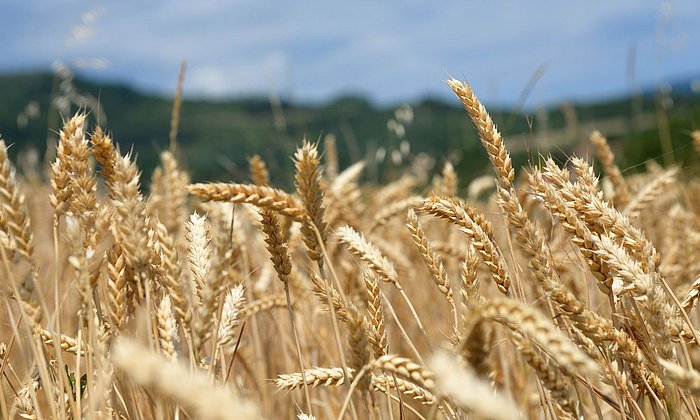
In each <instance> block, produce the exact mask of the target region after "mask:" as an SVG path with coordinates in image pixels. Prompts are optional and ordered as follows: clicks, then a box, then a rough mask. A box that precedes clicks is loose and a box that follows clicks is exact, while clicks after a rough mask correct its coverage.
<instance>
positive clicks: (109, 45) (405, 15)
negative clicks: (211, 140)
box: [0, 0, 700, 102]
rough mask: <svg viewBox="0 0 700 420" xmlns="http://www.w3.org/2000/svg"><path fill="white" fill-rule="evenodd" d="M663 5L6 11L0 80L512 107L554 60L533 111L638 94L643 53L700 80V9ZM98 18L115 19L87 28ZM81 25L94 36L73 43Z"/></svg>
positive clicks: (72, 3) (266, 5)
mask: <svg viewBox="0 0 700 420" xmlns="http://www.w3.org/2000/svg"><path fill="white" fill-rule="evenodd" d="M663 4H670V5H671V7H670V9H669V10H666V11H664V14H663V15H662V14H661V13H660V6H659V3H656V2H638V1H634V0H619V1H615V2H551V1H534V0H533V1H529V2H512V1H493V2H463V1H444V2H417V1H405V2H400V1H397V0H395V1H389V2H370V1H360V0H358V1H355V2H328V1H321V0H312V1H308V2H295V3H288V2H260V1H254V0H238V1H235V2H220V1H214V0H204V1H199V2H192V1H184V0H173V1H165V0H155V1H151V2H138V4H137V2H134V1H123V2H85V1H77V0H67V1H64V2H60V3H59V2H51V1H48V0H41V1H38V2H35V3H32V2H26V5H14V6H13V14H20V15H21V16H19V17H18V16H14V17H12V18H9V19H8V16H9V13H5V14H3V13H1V12H2V10H1V8H3V7H6V6H0V36H3V39H4V40H5V42H4V45H2V46H0V50H7V51H0V53H5V54H3V56H4V57H6V58H7V60H8V62H9V63H10V64H7V62H5V63H0V69H2V68H7V67H18V63H24V65H27V64H34V65H36V64H37V63H42V62H43V63H50V62H52V61H53V60H55V59H61V60H63V61H65V62H71V61H72V60H74V59H76V58H78V57H81V58H83V59H84V60H88V59H90V58H93V57H94V58H100V59H104V60H107V61H108V62H109V63H110V66H109V68H108V69H107V70H102V71H103V73H102V74H103V75H104V74H106V75H109V76H110V77H118V78H121V79H125V80H127V81H132V82H135V83H138V84H139V85H141V86H146V87H149V88H151V89H156V90H161V91H165V92H170V91H171V90H172V88H173V84H174V80H175V74H176V73H177V68H178V65H179V62H180V60H181V59H183V58H186V59H187V60H188V62H189V63H190V65H189V70H188V78H187V81H186V89H187V92H189V93H193V94H195V93H196V94H207V95H216V96H224V95H229V94H235V93H242V92H245V93H249V92H252V91H259V92H262V93H266V92H267V90H268V89H269V86H270V83H274V84H276V85H277V87H278V88H279V89H280V90H283V91H284V90H289V89H293V93H294V96H295V97H297V98H312V99H320V98H324V97H327V96H329V95H332V94H335V93H338V92H342V91H347V90H361V91H364V92H371V93H372V95H373V96H374V97H375V98H379V99H381V100H400V99H402V98H410V97H415V96H416V95H418V94H419V93H423V92H429V91H432V92H443V93H444V94H447V90H446V89H445V88H444V86H443V85H442V83H441V82H442V80H443V79H444V78H445V77H446V72H449V73H451V74H452V75H454V76H456V77H461V76H462V75H464V76H466V77H467V78H468V79H469V80H470V81H471V82H472V83H474V84H475V85H477V86H478V87H479V88H478V90H480V91H489V90H491V91H494V92H497V95H496V94H494V95H492V96H497V97H499V98H501V99H504V100H507V101H510V102H512V101H514V100H515V99H516V98H517V97H518V96H519V94H520V91H521V89H522V88H523V86H524V85H525V83H526V82H527V79H528V78H529V77H530V75H531V74H532V72H533V71H535V69H537V68H538V67H539V66H540V65H541V64H543V63H547V64H548V70H547V72H546V74H545V76H544V77H543V79H542V80H541V82H540V83H539V84H538V86H537V87H536V89H535V91H534V92H533V96H532V101H535V102H539V101H550V100H552V99H554V98H560V97H566V96H586V95H599V94H604V93H606V92H608V93H609V92H612V91H615V90H617V91H620V90H623V89H625V87H626V80H625V63H626V55H627V51H628V48H629V46H630V45H633V44H634V45H636V46H637V50H638V55H637V56H638V72H639V74H638V78H639V79H640V80H641V81H650V80H656V79H660V78H667V77H672V76H675V75H679V74H682V73H684V72H685V73H692V72H695V73H698V72H700V64H699V63H698V62H697V60H695V59H694V55H695V52H694V48H693V47H694V46H696V45H698V44H699V43H700V26H699V25H697V21H698V20H700V3H698V2H697V1H694V0H684V1H672V2H670V3H669V2H666V3H663ZM664 7H666V6H664ZM92 10H100V11H101V13H100V14H99V15H98V16H97V17H96V18H95V19H92V17H90V19H88V21H87V22H86V21H85V18H84V16H85V13H86V12H90V11H92ZM662 17H663V18H662ZM667 17H668V18H667ZM29 23H31V25H30V24H29ZM75 26H78V27H87V28H89V29H90V30H89V31H83V32H80V35H81V36H82V35H86V36H85V37H84V38H83V39H81V42H80V43H75V44H73V45H69V46H66V45H64V44H62V43H61V40H62V39H63V40H64V39H66V38H67V37H68V36H69V34H70V28H71V27H75ZM659 34H662V35H663V36H660V35H659ZM491 87H493V88H491Z"/></svg>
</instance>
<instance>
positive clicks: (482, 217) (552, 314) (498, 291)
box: [0, 80, 700, 420]
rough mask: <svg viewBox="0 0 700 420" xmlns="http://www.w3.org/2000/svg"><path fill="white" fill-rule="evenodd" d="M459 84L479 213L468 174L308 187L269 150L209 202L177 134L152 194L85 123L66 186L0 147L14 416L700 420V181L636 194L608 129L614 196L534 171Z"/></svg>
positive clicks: (600, 183)
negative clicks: (474, 159)
mask: <svg viewBox="0 0 700 420" xmlns="http://www.w3.org/2000/svg"><path fill="white" fill-rule="evenodd" d="M448 85H449V87H450V88H451V89H452V90H453V91H454V93H455V94H456V96H457V98H458V99H459V100H460V101H461V102H462V104H463V105H464V108H465V110H466V116H467V117H468V119H470V120H471V122H472V123H473V126H474V127H475V129H476V130H477V132H478V134H479V137H480V139H481V143H482V145H483V147H484V149H485V151H486V155H487V156H488V158H489V160H490V162H491V164H492V167H493V170H494V173H495V179H493V180H492V181H490V182H488V183H486V185H485V186H484V185H483V182H481V184H480V185H481V187H480V188H476V189H475V188H469V191H470V192H472V191H475V190H480V191H481V192H480V193H479V192H478V191H477V192H476V193H474V194H471V193H470V194H469V197H467V198H465V197H459V196H458V194H457V192H458V191H461V190H465V187H466V186H467V184H469V180H459V179H458V177H457V175H456V173H455V170H454V168H453V167H452V166H451V165H450V164H449V163H448V164H446V165H445V166H444V168H443V169H442V172H441V174H440V175H439V176H437V177H436V178H435V180H434V182H433V183H432V184H430V185H428V186H424V185H419V183H418V182H417V179H416V176H415V175H413V174H410V173H406V174H404V175H403V176H401V177H398V178H397V179H396V180H395V181H392V182H390V183H387V184H385V185H370V184H364V183H362V182H361V181H360V180H361V179H362V173H363V169H364V163H363V162H358V163H355V164H354V165H352V166H349V167H347V168H340V167H339V163H338V160H337V151H336V150H335V144H334V143H333V142H332V141H327V142H325V143H324V144H323V145H321V144H314V143H310V142H307V141H303V142H302V143H301V144H300V146H299V147H298V149H297V152H296V153H295V154H294V156H293V157H292V158H293V164H294V168H295V179H294V185H295V191H293V192H286V191H283V190H280V189H276V188H274V187H273V186H270V185H268V180H269V174H268V171H267V168H266V165H265V162H264V161H263V160H262V159H261V158H260V157H258V156H253V157H251V158H250V160H249V163H250V179H249V180H248V181H247V182H244V183H198V184H192V183H190V181H189V178H188V174H187V172H186V170H185V169H184V167H185V166H184V165H183V161H184V158H185V157H183V156H181V154H180V153H181V152H180V151H179V150H178V147H177V142H176V141H174V140H175V137H176V131H177V121H176V120H177V117H176V118H175V123H174V125H173V133H171V140H173V141H172V142H171V147H170V149H169V150H166V151H163V152H162V154H161V161H160V166H159V167H158V168H157V169H156V171H155V172H154V174H153V177H152V179H151V183H150V191H148V192H146V191H144V189H143V188H141V186H140V185H141V183H142V180H141V179H140V172H139V169H138V167H137V164H136V162H135V159H134V156H131V155H129V154H123V153H122V152H121V151H120V150H119V149H118V148H117V147H116V146H115V143H114V142H113V141H112V137H111V135H110V134H108V133H106V132H104V131H103V130H102V129H101V128H100V127H98V126H90V123H89V119H88V117H87V116H86V115H85V114H76V115H74V116H73V117H71V118H69V119H67V121H66V122H65V123H64V125H63V128H62V129H61V130H60V133H59V134H60V141H59V143H58V146H57V150H56V159H55V161H54V162H53V164H52V165H51V167H50V170H48V173H42V172H41V171H39V170H37V169H33V168H18V169H17V168H15V166H14V165H13V163H12V162H11V161H10V159H9V158H8V151H7V148H8V146H7V143H6V142H9V141H11V139H5V140H2V141H1V142H0V228H1V229H0V259H1V266H2V267H1V269H2V274H3V281H2V309H1V311H2V318H1V319H2V329H1V330H0V359H1V367H0V369H1V370H2V377H1V378H0V386H1V389H2V393H1V395H2V398H0V413H1V414H2V418H26V419H34V418H55V419H67V418H85V419H94V418H116V419H142V418H143V419H150V418H153V419H249V418H250V419H253V418H279V419H293V418H299V419H311V418H317V419H334V418H350V419H353V420H356V419H412V418H415V419H433V418H446V419H516V418H534V419H560V418H563V419H573V418H577V419H578V418H593V419H595V418H600V419H603V418H620V419H645V418H658V419H677V418H700V411H698V405H697V404H698V403H699V402H700V399H696V398H697V396H698V395H700V373H699V372H698V371H696V370H695V368H694V366H700V349H699V348H698V342H700V340H698V335H699V334H700V331H698V329H696V327H695V324H696V323H697V315H696V314H695V312H696V311H695V306H696V303H697V300H698V297H700V277H698V275H699V274H700V255H699V254H698V253H697V252H696V249H698V248H697V247H698V246H699V245H700V217H699V216H700V181H699V180H697V179H693V178H692V177H691V176H689V175H687V174H685V173H684V172H679V170H678V169H677V168H673V167H668V168H662V167H660V166H658V165H651V164H650V165H648V168H647V171H646V172H645V173H643V174H637V175H631V176H627V177H625V176H623V173H622V172H621V171H620V169H619V168H618V167H617V166H616V163H615V156H614V155H613V153H612V151H611V149H610V147H609V146H608V143H607V141H606V139H605V137H604V136H603V134H601V133H599V132H594V133H592V134H591V142H592V146H593V148H594V149H595V150H596V152H597V155H598V158H599V161H600V163H601V167H600V169H602V171H603V173H604V177H603V178H602V179H599V178H598V176H597V175H596V174H597V172H595V171H594V168H593V166H592V163H590V162H587V161H586V160H583V159H580V158H577V157H572V158H571V159H569V160H568V161H566V162H560V163H557V162H555V161H554V160H552V159H551V158H548V157H547V156H542V157H541V158H540V159H538V161H537V162H533V163H532V165H531V166H530V167H529V168H523V169H520V168H514V167H513V164H512V162H511V158H510V155H509V152H508V149H507V148H506V145H505V143H504V141H503V138H502V136H501V134H500V133H499V131H498V130H497V128H496V126H495V124H494V123H493V121H492V119H491V117H490V116H489V114H488V112H487V110H486V109H485V108H484V107H483V106H482V104H481V103H480V101H479V100H478V98H477V97H476V95H475V94H474V92H473V91H472V89H471V87H470V86H468V85H466V84H463V83H461V82H459V81H457V80H449V81H448ZM174 114H176V115H177V114H179V106H176V112H174ZM467 123H468V120H467V118H465V124H467ZM116 134H118V133H116ZM695 136H696V138H697V142H698V143H700V135H699V134H697V133H696V134H695ZM516 169H517V171H516ZM20 173H21V175H20ZM44 180H47V181H44ZM473 184H476V181H474V183H473Z"/></svg>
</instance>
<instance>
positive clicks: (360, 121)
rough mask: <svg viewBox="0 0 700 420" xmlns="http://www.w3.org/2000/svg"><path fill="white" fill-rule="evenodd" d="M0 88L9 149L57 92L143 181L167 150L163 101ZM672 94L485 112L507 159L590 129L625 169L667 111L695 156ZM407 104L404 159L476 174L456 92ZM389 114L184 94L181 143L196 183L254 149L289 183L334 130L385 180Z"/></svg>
mask: <svg viewBox="0 0 700 420" xmlns="http://www.w3.org/2000/svg"><path fill="white" fill-rule="evenodd" d="M445 89H448V88H447V87H446V86H445ZM477 91H478V88H477ZM0 92H2V97H1V99H0V134H1V135H2V137H3V138H4V139H6V141H8V142H9V143H14V144H15V146H14V147H13V149H12V150H13V153H18V152H19V151H22V150H27V149H29V148H32V147H34V148H36V149H37V150H38V151H39V152H40V154H42V156H43V151H44V150H46V144H47V140H48V141H55V140H52V139H55V130H56V129H57V128H58V127H59V125H60V121H61V116H60V111H59V108H60V106H56V104H57V103H58V102H60V101H61V100H63V102H64V103H63V106H64V107H63V111H64V112H65V110H67V109H69V108H67V107H65V105H70V111H69V112H75V111H76V110H78V109H80V108H81V107H82V108H83V109H87V110H89V112H90V114H91V119H92V120H93V123H94V121H95V120H98V119H99V120H100V122H101V124H102V125H103V126H104V127H105V128H106V129H107V130H110V131H111V132H113V133H114V136H115V140H116V141H117V142H118V143H119V144H120V145H121V148H122V150H125V149H131V148H132V147H133V150H134V152H135V153H136V154H137V155H138V161H139V166H140V167H141V168H143V169H144V170H145V171H146V172H147V173H146V174H145V177H144V179H148V178H147V177H148V176H149V174H148V172H150V170H152V168H153V167H154V166H155V164H156V162H157V159H158V152H159V151H160V150H163V149H165V148H167V147H168V132H169V128H170V112H171V106H172V99H171V98H164V97H159V96H155V95H149V94H145V93H142V92H138V91H136V90H134V89H131V88H129V87H126V86H120V85H113V84H97V83H94V82H89V81H86V80H82V79H72V80H71V79H68V80H62V79H60V78H58V77H54V76H53V75H51V74H15V75H3V76H0ZM98 99H99V106H98V105H97V104H98V102H97V100H98ZM670 99H672V101H673V106H672V107H670V108H668V112H664V111H661V112H657V111H658V110H659V109H661V108H659V107H657V106H656V105H657V103H659V100H658V98H655V97H654V96H653V95H645V96H640V97H636V98H619V99H616V100H609V101H605V102H600V103H588V104H569V105H565V106H561V107H555V108H552V109H548V110H542V111H538V112H532V113H531V114H529V115H528V114H524V113H516V112H512V111H507V110H498V109H493V108H491V109H490V111H491V113H492V114H493V116H494V118H495V119H496V122H497V123H498V124H499V127H500V128H501V130H502V131H503V132H504V136H505V137H506V141H507V142H508V143H509V147H510V148H511V150H513V151H514V153H515V155H516V156H515V159H516V163H520V164H524V163H526V162H527V160H528V159H529V158H530V157H532V156H535V157H536V154H537V153H555V154H558V155H560V156H564V155H565V154H569V153H572V152H577V153H586V151H587V146H586V145H587V143H586V138H587V135H588V133H589V132H590V130H591V129H592V128H598V129H600V130H601V131H603V132H604V133H605V134H607V135H608V136H609V138H610V140H611V141H612V143H613V146H614V147H617V148H618V149H619V148H624V151H625V153H624V155H625V157H626V160H625V161H623V162H621V165H622V166H623V167H631V166H634V165H638V164H639V163H640V162H643V161H644V160H646V159H649V158H658V159H659V160H663V159H662V158H663V157H664V156H663V155H664V153H665V152H666V151H667V150H668V148H666V149H664V148H662V147H661V146H660V144H661V142H660V141H659V129H658V124H657V123H658V121H659V117H660V116H662V117H664V118H667V119H668V130H670V132H671V138H673V144H672V147H671V149H672V150H674V151H675V152H674V153H673V155H670V156H669V155H666V156H665V157H666V160H667V161H669V160H670V159H669V158H671V159H674V160H676V161H679V160H680V161H688V160H691V159H694V153H688V152H689V151H690V149H689V146H688V145H689V143H690V139H689V137H688V133H689V132H690V130H692V129H695V128H696V127H698V126H700V98H699V97H698V96H691V95H687V94H686V95H682V96H674V97H672V98H670ZM667 100H668V99H667ZM30 104H31V105H30ZM28 105H30V106H28ZM59 105H60V104H59ZM411 107H412V110H413V114H414V119H413V121H412V123H411V124H406V127H405V133H406V134H405V141H406V142H408V143H409V144H410V153H408V154H404V156H403V158H404V159H403V162H402V164H401V165H400V166H401V167H405V166H406V161H410V160H412V159H413V158H414V157H415V156H416V155H417V154H419V153H421V152H426V153H428V154H429V155H431V156H434V157H436V158H438V159H442V161H437V162H434V164H435V165H436V167H438V166H440V165H441V164H442V163H443V162H444V160H446V159H450V160H452V161H454V162H455V163H456V168H457V170H458V171H459V172H460V174H461V175H462V176H464V177H472V176H475V175H477V174H480V173H482V172H483V171H484V168H485V159H483V156H482V154H483V151H482V149H481V146H480V145H479V144H478V141H477V138H476V134H475V133H474V130H473V129H472V128H471V127H470V126H469V124H468V121H467V118H466V117H465V114H464V111H463V110H462V109H461V108H460V107H459V106H458V102H457V100H456V99H455V100H454V101H450V103H447V102H444V101H442V100H434V99H426V100H423V101H421V102H418V103H414V104H411ZM394 110H395V109H394V107H386V108H380V107H376V106H374V105H373V104H371V103H370V102H368V101H367V100H365V99H363V98H360V97H342V98H338V99H336V100H334V101H332V102H329V103H326V104H323V105H318V106H309V105H304V104H297V103H285V102H283V103H281V104H280V105H279V107H278V108H277V109H276V114H275V113H273V106H272V105H271V104H270V101H268V100H267V99H261V98H246V99H237V100H230V101H208V100H186V101H184V103H183V105H182V118H181V122H180V132H179V136H178V139H179V144H180V151H181V153H182V156H183V158H184V159H185V161H186V164H187V165H188V167H189V169H190V171H191V173H192V174H193V177H194V179H195V180H200V179H208V180H226V179H236V180H242V179H244V178H245V176H246V171H247V165H246V159H247V158H248V157H250V156H251V155H253V154H254V153H259V154H260V155H262V157H263V158H264V159H265V160H266V161H267V162H268V165H269V166H270V170H271V172H272V174H273V181H275V182H276V183H277V184H279V185H283V186H284V185H289V184H290V183H291V181H290V174H291V167H292V162H291V161H290V160H289V158H288V156H290V155H291V154H292V153H293V151H294V149H295V147H296V145H297V144H298V143H299V142H300V141H301V139H302V138H304V137H305V136H306V137H307V138H309V139H313V140H315V139H319V138H322V137H323V136H325V135H328V134H333V135H335V136H336V138H337V143H338V150H339V155H340V160H341V164H347V163H348V162H350V161H355V160H357V159H361V158H364V157H366V156H372V159H370V161H371V162H374V156H375V155H376V154H375V151H376V150H377V148H381V147H383V148H384V149H385V150H387V151H388V152H389V153H387V158H386V159H385V162H384V163H383V164H381V165H377V166H376V167H375V166H374V165H369V167H370V168H369V171H368V173H369V174H370V175H369V176H375V177H383V176H387V174H392V173H395V171H396V169H395V168H392V164H391V163H387V162H388V161H390V159H389V156H390V155H391V150H395V149H398V148H399V144H400V142H401V139H400V138H398V137H397V135H396V134H395V133H392V132H390V131H389V130H388V129H387V122H388V121H389V120H390V119H392V118H393V117H394ZM36 111H38V112H36ZM25 115H26V116H27V117H26V118H25ZM275 116H276V117H275ZM661 121H662V122H663V118H662V119H661ZM663 127H664V124H662V132H665V128H663ZM404 151H405V150H404Z"/></svg>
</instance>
